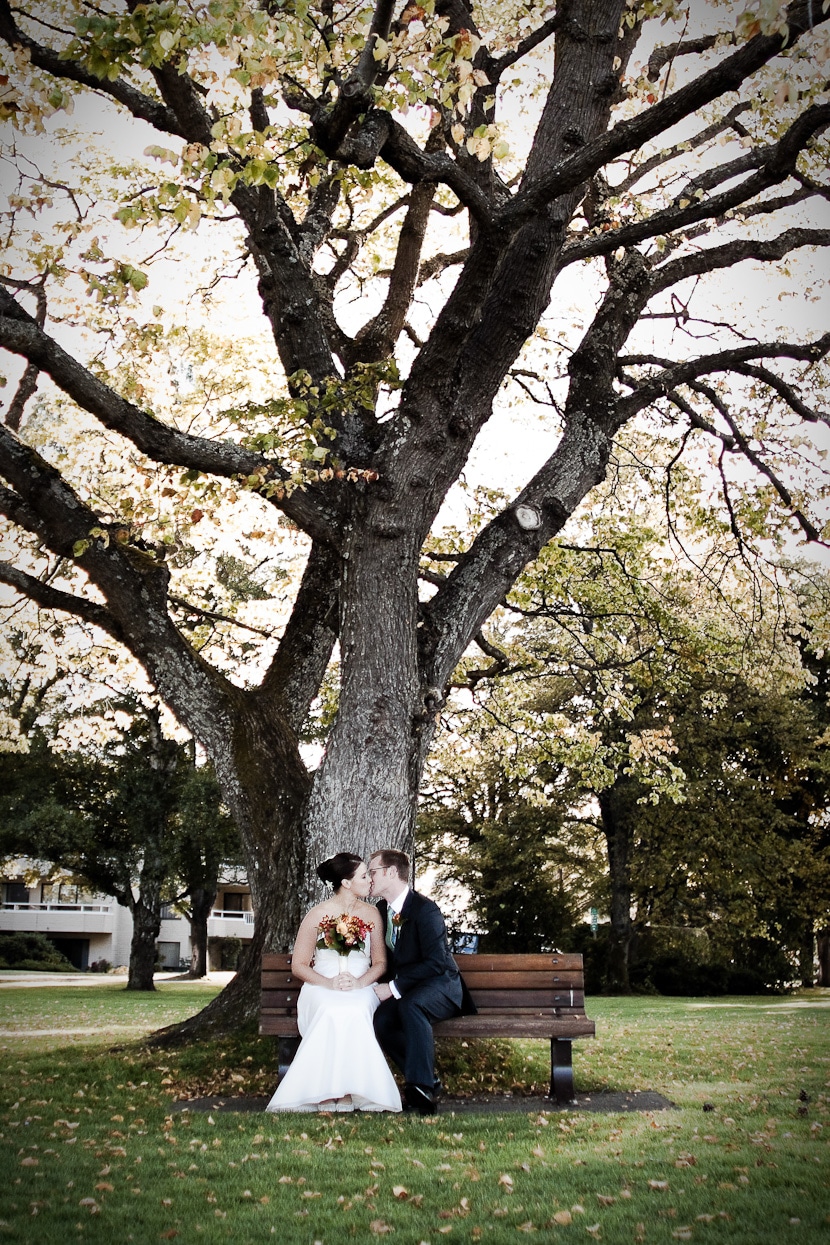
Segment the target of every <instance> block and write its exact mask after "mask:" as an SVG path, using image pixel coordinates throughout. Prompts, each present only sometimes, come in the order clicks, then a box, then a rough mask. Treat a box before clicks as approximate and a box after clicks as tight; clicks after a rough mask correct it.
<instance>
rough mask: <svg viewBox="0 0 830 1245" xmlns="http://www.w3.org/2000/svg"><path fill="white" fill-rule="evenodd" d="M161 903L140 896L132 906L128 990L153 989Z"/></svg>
mask: <svg viewBox="0 0 830 1245" xmlns="http://www.w3.org/2000/svg"><path fill="white" fill-rule="evenodd" d="M160 913H161V903H160V902H158V903H157V904H155V905H153V904H152V903H150V904H148V903H147V902H145V900H144V898H143V897H140V898H139V899H137V900H136V902H135V903H134V904H133V906H132V914H133V937H132V942H131V943H130V971H129V976H128V978H127V989H128V990H155V988H156V987H155V984H154V982H153V974H154V973H155V971H156V940H157V939H158V936H159V930H160V929H161V916H160Z"/></svg>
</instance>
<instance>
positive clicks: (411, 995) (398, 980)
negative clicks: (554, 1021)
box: [375, 890, 475, 1097]
mask: <svg viewBox="0 0 830 1245" xmlns="http://www.w3.org/2000/svg"><path fill="white" fill-rule="evenodd" d="M387 911H388V906H387V903H386V900H384V899H381V900H379V901H378V913H379V914H380V918H381V921H382V922H383V927H384V929H385V928H386V919H387ZM387 956H388V964H387V971H386V976H385V980H387V981H391V982H393V983H394V985H395V988H396V989H397V991H398V993H399V994H400V996H401V997H400V999H396V998H394V997H393V998H391V999H386V1000H385V1001H384V1002H383V1003H381V1004H380V1006H379V1007H378V1009H377V1011H376V1012H375V1033H376V1034H377V1039H378V1042H379V1043H380V1045H381V1049H382V1050H383V1051H384V1053H385V1054H387V1055H388V1056H389V1058H390V1059H392V1060H394V1062H395V1063H396V1064H397V1065H398V1067H399V1068H400V1070H401V1071H402V1072H403V1075H404V1080H405V1081H406V1083H407V1085H417V1086H419V1087H421V1088H422V1089H424V1090H426V1091H427V1092H428V1094H429V1095H430V1097H431V1096H432V1092H433V1082H434V1079H435V1062H434V1060H435V1039H434V1037H433V1033H432V1025H433V1023H434V1022H435V1021H437V1020H444V1019H446V1018H447V1017H448V1016H457V1015H459V1013H461V1011H462V1010H464V1003H465V1001H466V1000H468V999H469V995H467V993H466V991H465V990H464V987H463V983H462V981H461V974H460V973H459V971H458V968H457V967H456V963H455V960H454V959H453V958H452V955H451V954H450V949H449V946H448V944H447V927H446V925H445V924H444V918H443V916H442V915H441V911H440V909H439V907H438V905H437V904H435V903H433V902H432V900H431V899H427V898H426V896H424V895H419V894H418V892H417V891H413V890H410V891H409V893H408V894H407V896H406V899H405V900H404V904H403V907H402V908H401V912H400V917H399V921H398V924H397V933H396V938H395V945H394V948H393V949H392V950H389V948H388V947H387ZM470 1010H473V1011H474V1010H475V1008H474V1007H472V1006H471V1007H470Z"/></svg>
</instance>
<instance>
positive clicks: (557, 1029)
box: [259, 1014, 596, 1039]
mask: <svg viewBox="0 0 830 1245" xmlns="http://www.w3.org/2000/svg"><path fill="white" fill-rule="evenodd" d="M259 1031H260V1033H261V1034H263V1035H264V1036H266V1037H294V1036H296V1034H297V1032H298V1030H297V1021H296V1018H295V1017H294V1016H275V1015H270V1014H264V1015H263V1016H262V1017H261V1020H260V1026H259ZM435 1034H436V1036H437V1037H458V1038H477V1037H481V1038H485V1037H513V1038H522V1037H523V1038H574V1039H575V1038H580V1037H594V1035H595V1034H596V1025H595V1024H594V1022H593V1020H589V1019H588V1017H587V1016H579V1015H576V1016H509V1015H508V1016H456V1017H453V1018H452V1020H441V1021H439V1022H438V1024H436V1025H435Z"/></svg>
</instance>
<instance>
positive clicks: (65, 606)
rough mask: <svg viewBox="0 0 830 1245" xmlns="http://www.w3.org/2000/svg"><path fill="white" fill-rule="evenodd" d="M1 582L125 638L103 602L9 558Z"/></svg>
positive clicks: (41, 603) (45, 605) (0, 498)
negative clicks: (45, 579) (66, 588)
mask: <svg viewBox="0 0 830 1245" xmlns="http://www.w3.org/2000/svg"><path fill="white" fill-rule="evenodd" d="M6 492H7V490H6V489H0V509H2V511H3V513H4V514H5V513H7V510H6V506H5V503H4V500H3V494H5V493H6ZM0 582H2V583H4V584H8V585H9V587H10V588H14V589H15V590H16V591H17V592H19V593H20V594H21V596H24V597H28V598H29V600H30V601H34V602H35V604H36V605H39V606H40V607H41V608H42V609H46V610H58V611H60V612H61V613H64V614H72V615H74V616H75V617H76V618H82V619H83V620H84V622H88V623H92V624H93V625H94V626H95V627H99V628H100V629H101V631H104V632H106V633H107V635H111V636H112V637H113V639H115V640H119V641H123V639H124V636H123V633H122V631H121V628H120V626H119V624H118V622H117V621H116V620H115V618H114V617H113V616H112V614H110V612H109V610H107V609H105V608H104V606H103V605H98V604H96V602H94V601H87V600H85V599H84V598H83V597H78V596H75V595H74V594H73V593H71V592H62V591H61V590H60V589H58V588H53V587H52V586H51V585H50V584H45V583H43V581H42V580H40V579H37V578H36V576H34V575H29V574H27V573H26V571H21V570H19V569H18V568H17V567H16V566H12V564H11V563H10V562H0Z"/></svg>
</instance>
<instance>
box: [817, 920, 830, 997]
mask: <svg viewBox="0 0 830 1245" xmlns="http://www.w3.org/2000/svg"><path fill="white" fill-rule="evenodd" d="M816 945H817V949H818V980H817V982H816V985H819V986H823V987H824V988H825V989H826V988H827V987H830V929H820V930H819V932H818V933H817V934H816Z"/></svg>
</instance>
